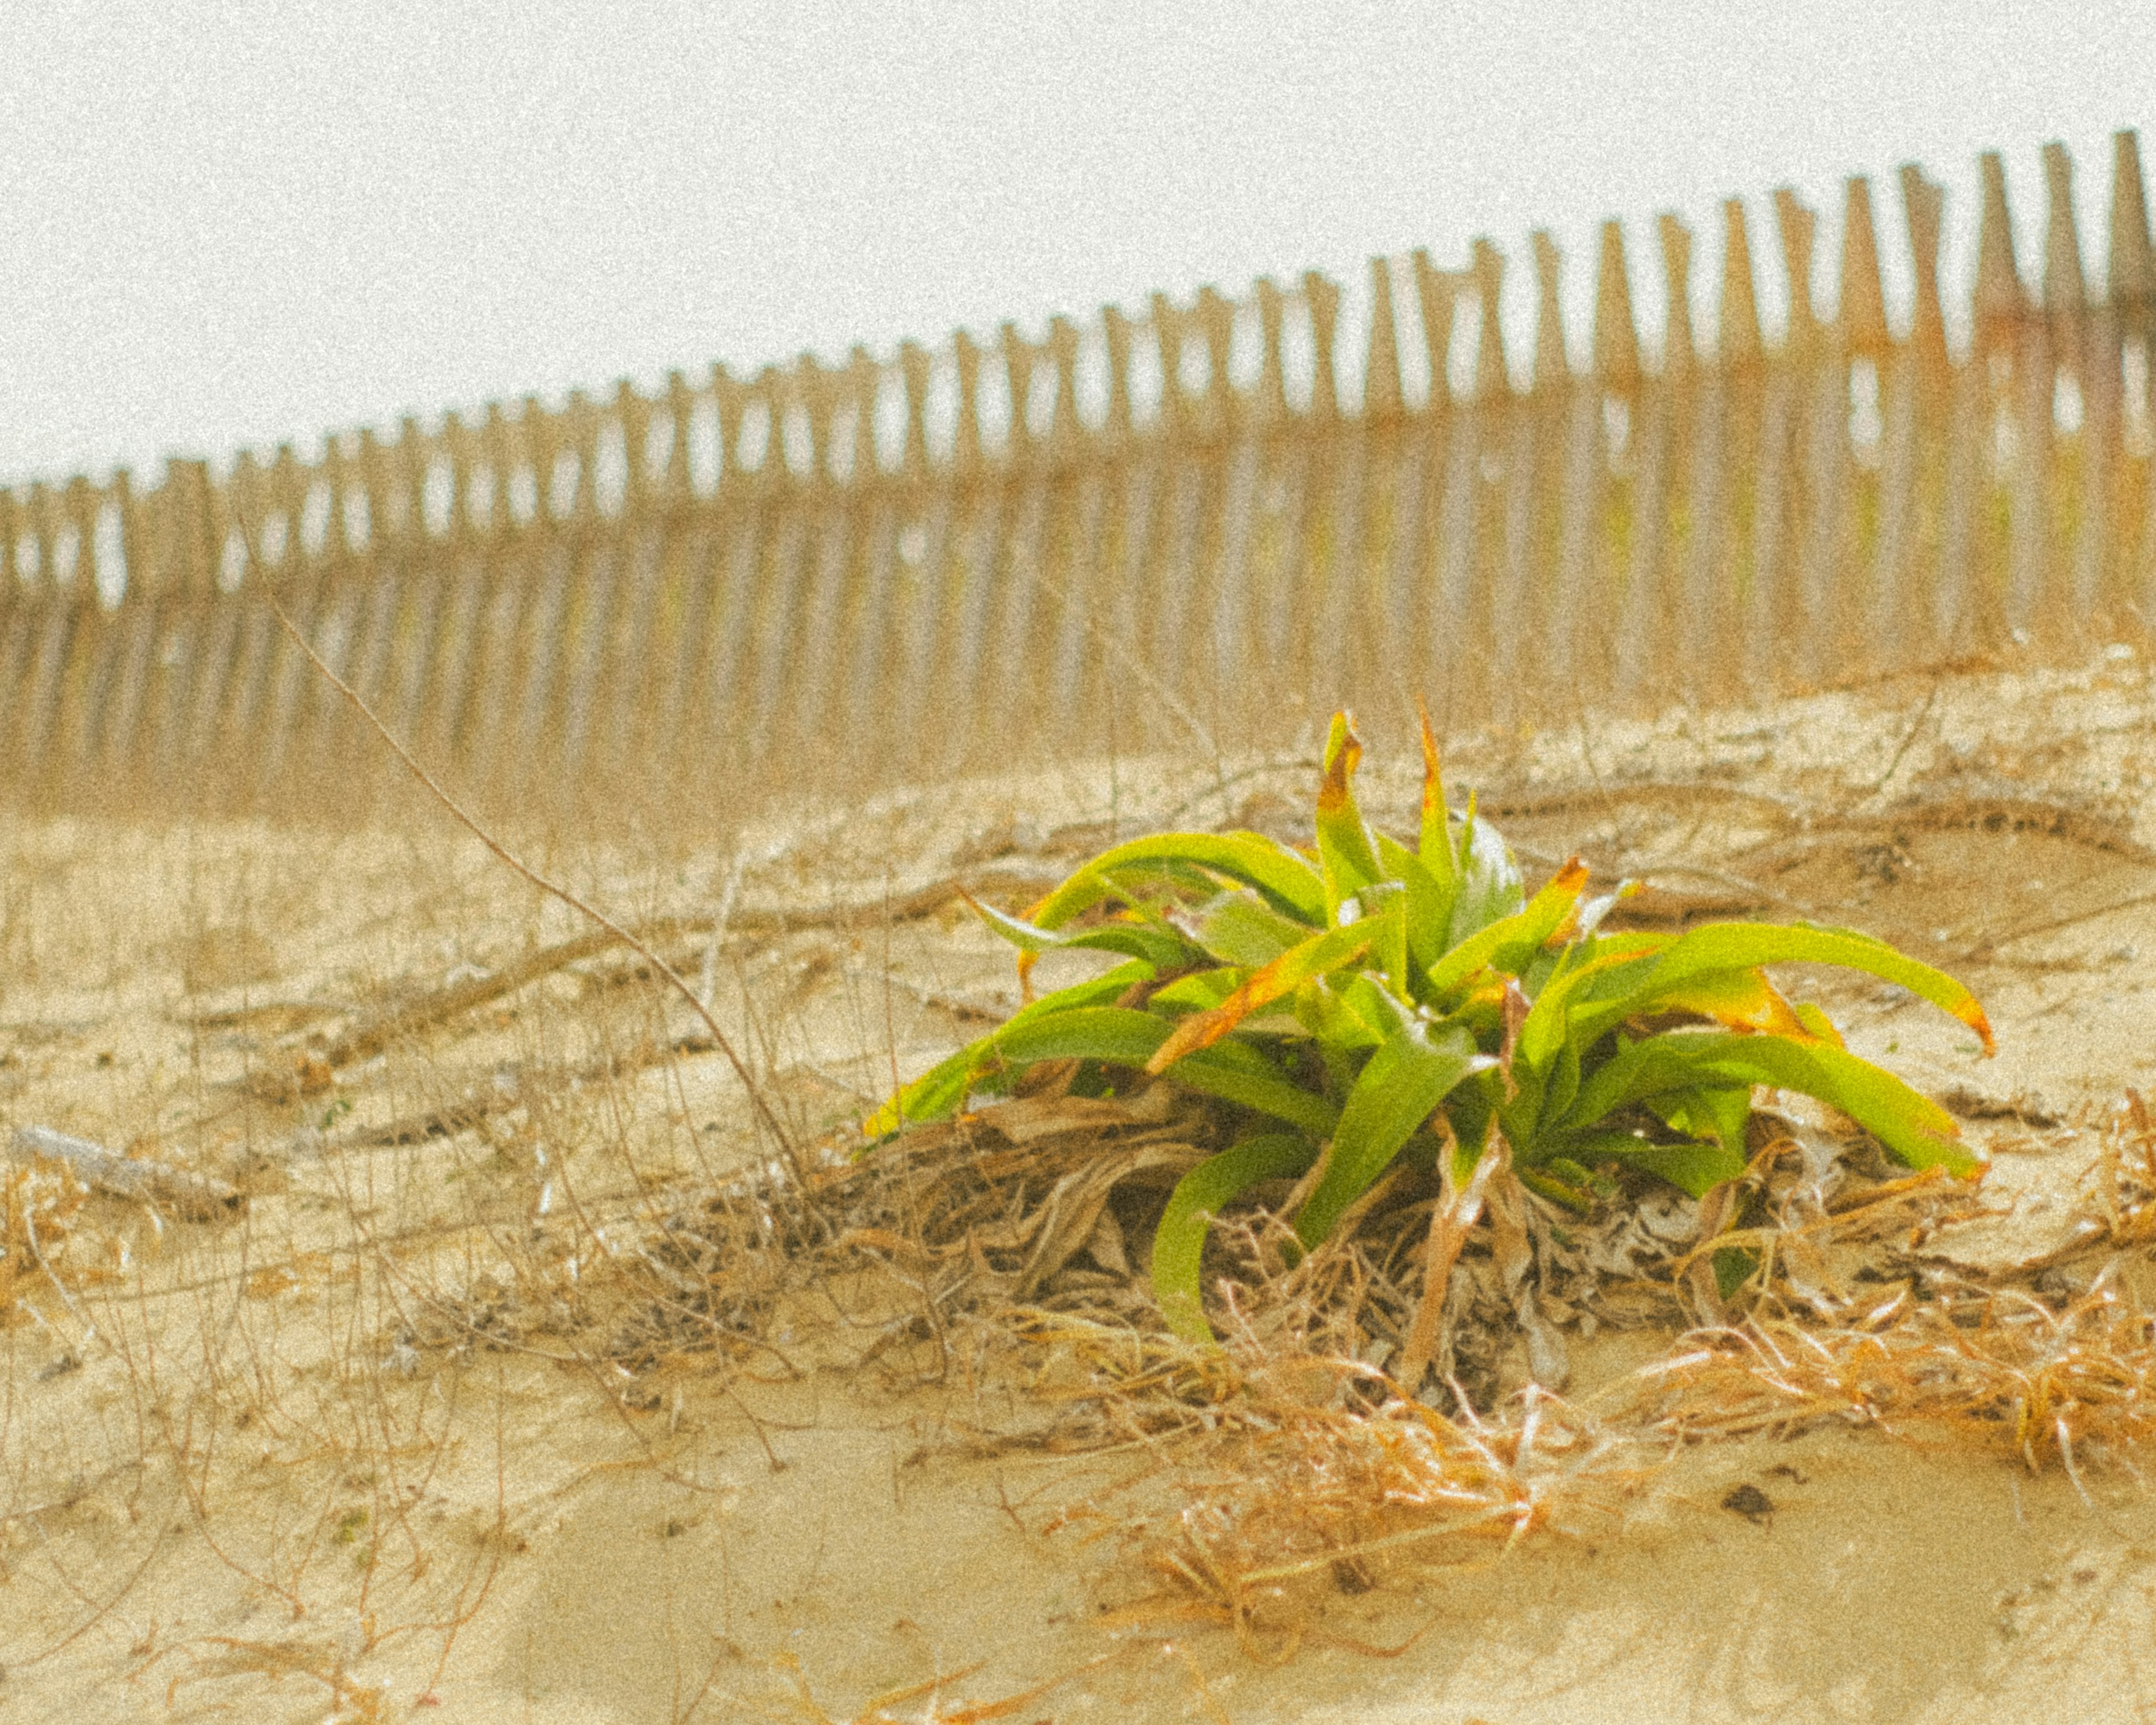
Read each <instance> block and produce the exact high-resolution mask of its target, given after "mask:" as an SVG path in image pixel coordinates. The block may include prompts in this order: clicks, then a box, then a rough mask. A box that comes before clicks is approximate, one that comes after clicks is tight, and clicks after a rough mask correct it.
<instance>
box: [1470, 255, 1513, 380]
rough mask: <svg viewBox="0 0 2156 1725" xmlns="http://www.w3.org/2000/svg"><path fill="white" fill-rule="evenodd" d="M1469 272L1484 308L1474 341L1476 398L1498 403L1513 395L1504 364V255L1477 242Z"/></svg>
mask: <svg viewBox="0 0 2156 1725" xmlns="http://www.w3.org/2000/svg"><path fill="white" fill-rule="evenodd" d="M1468 269H1469V270H1470V272H1471V274H1472V275H1473V277H1474V280H1475V292H1476V295H1477V297H1478V298H1479V299H1480V300H1481V308H1482V321H1481V328H1480V330H1479V331H1478V332H1477V334H1476V341H1475V398H1476V400H1477V401H1496V400H1500V399H1501V398H1504V397H1506V396H1508V395H1510V394H1511V393H1512V372H1511V370H1510V368H1509V367H1507V365H1506V363H1505V321H1504V317H1503V315H1502V314H1503V294H1504V289H1505V254H1503V253H1502V252H1501V251H1499V250H1498V249H1497V248H1496V245H1494V244H1491V242H1490V241H1489V240H1487V239H1478V240H1476V242H1475V247H1474V251H1473V254H1472V261H1471V263H1470V264H1469V265H1468Z"/></svg>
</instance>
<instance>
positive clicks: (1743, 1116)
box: [1654, 1084, 1752, 1161]
mask: <svg viewBox="0 0 2156 1725" xmlns="http://www.w3.org/2000/svg"><path fill="white" fill-rule="evenodd" d="M1654 1111H1655V1113H1656V1114H1658V1115H1659V1116H1661V1119H1662V1122H1663V1124H1665V1125H1666V1126H1667V1127H1669V1128H1670V1130H1671V1131H1672V1132H1682V1133H1683V1134H1684V1135H1685V1136H1686V1137H1689V1138H1712V1139H1714V1140H1715V1141H1716V1142H1718V1143H1719V1144H1721V1146H1722V1148H1724V1149H1725V1150H1727V1151H1729V1152H1730V1153H1732V1154H1733V1155H1734V1156H1736V1157H1737V1158H1738V1160H1739V1161H1742V1160H1743V1157H1744V1128H1745V1127H1746V1126H1747V1125H1748V1123H1749V1122H1750V1121H1751V1118H1752V1086H1750V1085H1748V1084H1740V1085H1736V1086H1722V1087H1706V1086H1703V1087H1702V1088H1701V1089H1698V1090H1691V1091H1680V1092H1679V1093H1678V1094H1677V1095H1676V1096H1673V1097H1666V1098H1663V1099H1662V1100H1661V1101H1658V1102H1656V1103H1655V1104H1654Z"/></svg>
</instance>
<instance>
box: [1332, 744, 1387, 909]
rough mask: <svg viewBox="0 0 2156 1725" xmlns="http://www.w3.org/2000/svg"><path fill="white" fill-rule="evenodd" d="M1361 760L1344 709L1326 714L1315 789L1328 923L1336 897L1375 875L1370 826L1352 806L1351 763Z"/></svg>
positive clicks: (1359, 887) (1352, 892)
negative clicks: (1322, 756) (1326, 726)
mask: <svg viewBox="0 0 2156 1725" xmlns="http://www.w3.org/2000/svg"><path fill="white" fill-rule="evenodd" d="M1362 758H1363V740H1362V738H1360V737H1358V736H1356V734H1355V721H1353V719H1352V718H1351V717H1349V716H1348V715H1347V713H1345V712H1337V713H1335V714H1333V716H1332V729H1331V730H1330V731H1329V732H1327V735H1326V738H1325V776H1324V778H1322V779H1321V780H1320V781H1319V783H1318V787H1317V859H1318V865H1319V867H1320V868H1321V870H1322V871H1323V874H1324V879H1325V912H1326V917H1327V921H1328V922H1329V921H1331V920H1332V919H1333V918H1334V917H1336V916H1337V915H1338V913H1339V908H1340V901H1342V899H1345V898H1352V897H1353V896H1355V895H1356V894H1357V893H1358V892H1360V891H1362V890H1363V888H1364V887H1366V886H1368V885H1369V884H1370V883H1371V882H1372V881H1373V880H1377V879H1378V856H1377V852H1376V850H1374V849H1373V847H1372V845H1371V843H1370V829H1368V827H1366V826H1365V825H1363V813H1362V810H1361V809H1358V808H1357V807H1356V804H1355V785H1354V779H1355V764H1356V762H1358V761H1360V760H1361V759H1362Z"/></svg>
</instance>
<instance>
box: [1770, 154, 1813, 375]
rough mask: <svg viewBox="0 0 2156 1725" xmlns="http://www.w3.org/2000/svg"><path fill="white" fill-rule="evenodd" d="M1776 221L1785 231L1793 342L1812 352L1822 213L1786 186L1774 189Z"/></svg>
mask: <svg viewBox="0 0 2156 1725" xmlns="http://www.w3.org/2000/svg"><path fill="white" fill-rule="evenodd" d="M1774 225H1775V226H1776V227H1777V228H1779V229H1780V231H1781V236H1782V269H1783V273H1784V275H1786V276H1787V278H1788V280H1789V337H1788V339H1789V347H1790V349H1791V351H1792V352H1798V353H1804V352H1809V350H1810V347H1811V344H1812V342H1813V341H1814V340H1815V337H1816V336H1817V333H1818V330H1819V313H1818V312H1817V311H1815V309H1814V308H1813V305H1812V247H1813V243H1814V241H1815V239H1816V238H1817V237H1818V229H1819V217H1818V214H1817V213H1816V212H1815V211H1814V210H1812V209H1811V208H1809V207H1808V206H1807V205H1806V204H1805V203H1804V201H1803V200H1802V199H1801V198H1799V197H1798V196H1797V194H1796V193H1795V192H1794V190H1793V189H1792V188H1791V187H1788V186H1783V187H1778V188H1777V189H1776V191H1775V193H1774Z"/></svg>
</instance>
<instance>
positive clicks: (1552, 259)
mask: <svg viewBox="0 0 2156 1725" xmlns="http://www.w3.org/2000/svg"><path fill="white" fill-rule="evenodd" d="M1527 244H1528V245H1529V246H1530V248H1531V249H1532V250H1533V252H1534V254H1535V368H1534V373H1533V376H1532V379H1531V380H1530V382H1529V388H1532V390H1533V391H1534V393H1536V394H1537V395H1547V394H1549V393H1552V392H1553V391H1556V390H1561V389H1563V388H1564V387H1565V385H1567V384H1568V383H1569V382H1571V381H1572V357H1571V355H1569V354H1568V353H1567V352H1565V342H1564V299H1563V292H1562V282H1561V278H1562V275H1563V267H1564V254H1563V253H1562V252H1560V251H1559V250H1558V246H1557V241H1556V240H1555V239H1553V237H1552V236H1551V234H1550V231H1549V229H1548V228H1536V229H1535V231H1534V232H1533V233H1532V234H1529V235H1528V236H1527Z"/></svg>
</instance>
